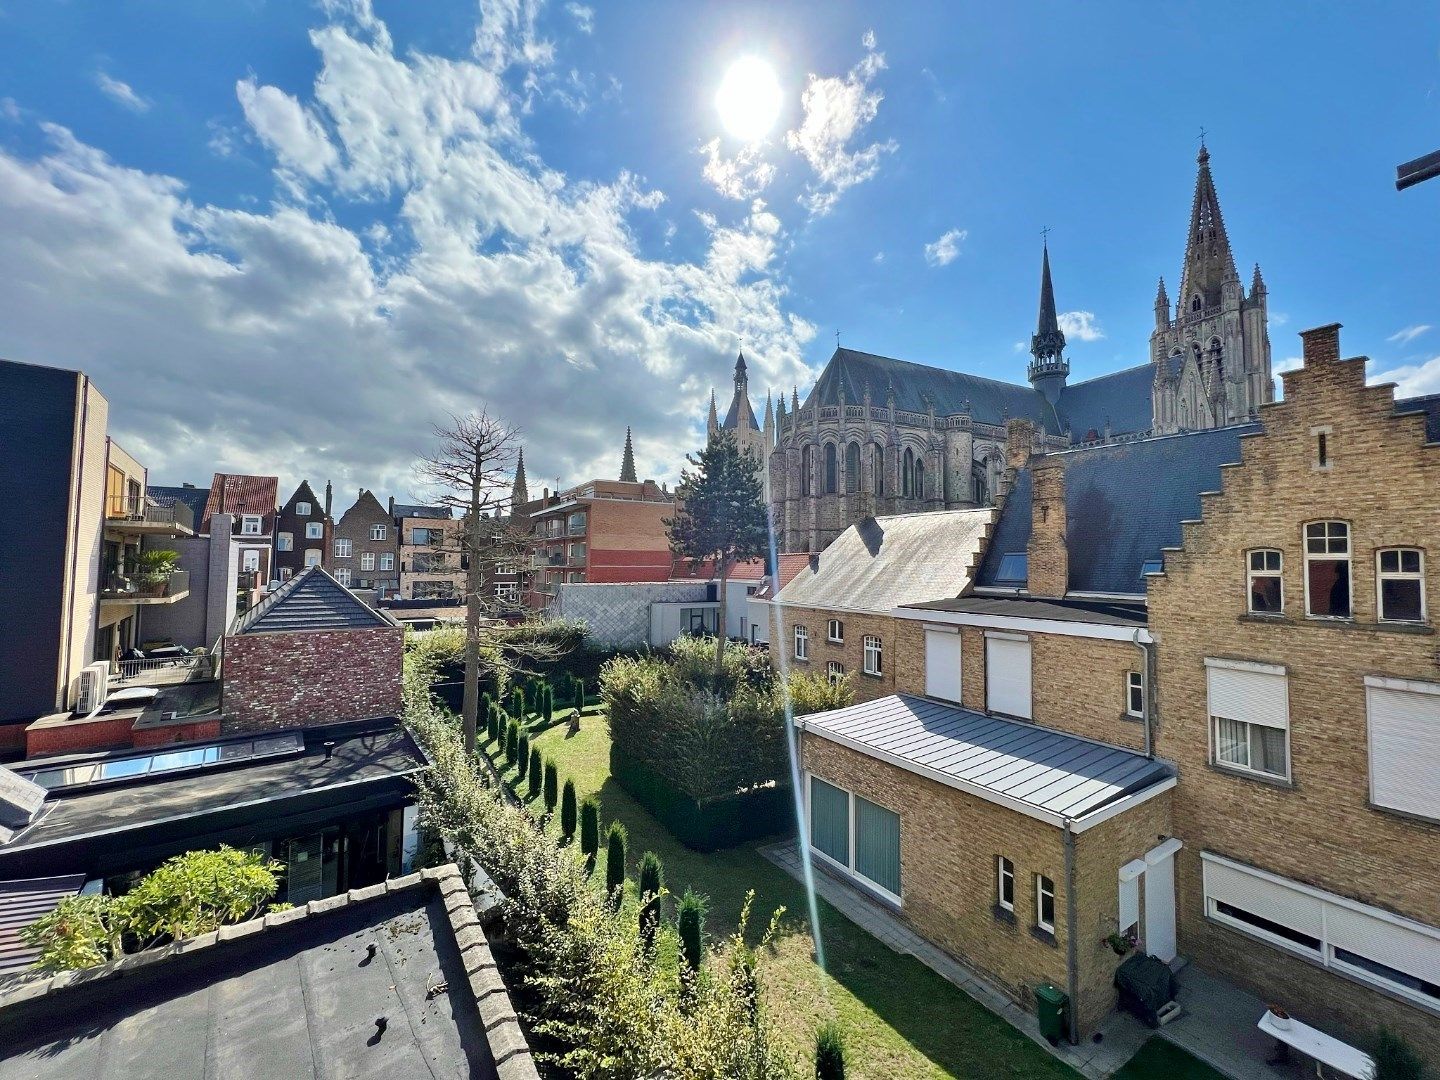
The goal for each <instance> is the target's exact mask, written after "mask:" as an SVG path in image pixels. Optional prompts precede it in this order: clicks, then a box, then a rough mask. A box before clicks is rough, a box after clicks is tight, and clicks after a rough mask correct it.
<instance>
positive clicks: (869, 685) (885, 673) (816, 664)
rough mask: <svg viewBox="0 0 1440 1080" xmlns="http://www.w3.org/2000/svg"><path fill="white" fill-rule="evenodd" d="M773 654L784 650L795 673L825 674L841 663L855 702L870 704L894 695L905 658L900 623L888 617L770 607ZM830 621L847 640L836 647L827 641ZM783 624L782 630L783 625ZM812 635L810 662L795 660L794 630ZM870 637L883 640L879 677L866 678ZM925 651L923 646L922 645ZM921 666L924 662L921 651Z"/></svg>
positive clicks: (819, 609)
mask: <svg viewBox="0 0 1440 1080" xmlns="http://www.w3.org/2000/svg"><path fill="white" fill-rule="evenodd" d="M770 610H771V627H770V650H771V653H772V655H774V654H776V653H777V650H780V649H783V650H784V652H785V657H786V661H787V663H789V664H790V665H791V667H792V670H796V671H812V672H816V673H818V674H821V675H823V674H825V671H826V665H827V664H828V663H829V662H830V661H832V660H838V661H839V662H840V663H841V664H843V665H844V667H845V672H846V674H848V675H849V676H850V685H851V687H852V688H853V689H854V691H855V700H856V701H870V700H873V699H874V698H880V697H885V696H887V695H889V694H893V693H895V665H896V662H897V656H904V655H905V653H904V650H903V649H900V648H898V646H897V642H896V640H895V632H896V623H897V620H895V619H893V618H891V617H890V616H888V615H861V614H857V613H855V612H852V611H827V610H825V609H823V608H798V607H785V608H778V607H775V606H774V605H771V609H770ZM831 619H839V620H840V621H841V623H842V624H843V637H844V640H843V641H842V642H841V643H839V644H836V643H834V642H831V641H829V640H828V633H827V631H828V625H829V621H830V620H831ZM781 623H783V626H781V625H780V624H781ZM797 625H799V626H804V627H806V628H807V629H808V630H809V631H810V648H809V654H810V658H809V660H804V661H801V660H796V659H795V627H796V626H797ZM867 634H873V635H875V636H877V637H879V639H880V674H879V675H878V676H877V675H866V674H865V668H864V659H865V657H864V648H865V646H864V641H865V636H866V635H867ZM922 650H923V644H922ZM921 662H922V664H923V662H924V655H923V651H922V655H921Z"/></svg>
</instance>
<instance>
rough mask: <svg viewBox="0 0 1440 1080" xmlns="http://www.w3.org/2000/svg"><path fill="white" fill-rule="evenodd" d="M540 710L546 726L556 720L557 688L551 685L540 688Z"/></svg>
mask: <svg viewBox="0 0 1440 1080" xmlns="http://www.w3.org/2000/svg"><path fill="white" fill-rule="evenodd" d="M540 709H541V711H542V713H543V715H544V717H545V723H546V724H549V723H550V722H551V721H552V720H554V719H555V688H554V687H553V686H551V685H550V684H549V683H542V684H541V686H540Z"/></svg>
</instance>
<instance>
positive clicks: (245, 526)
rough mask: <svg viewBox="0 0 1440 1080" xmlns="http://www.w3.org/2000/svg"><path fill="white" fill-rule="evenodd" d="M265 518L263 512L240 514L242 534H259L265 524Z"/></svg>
mask: <svg viewBox="0 0 1440 1080" xmlns="http://www.w3.org/2000/svg"><path fill="white" fill-rule="evenodd" d="M264 521H265V518H264V516H263V515H261V514H241V515H240V535H241V536H259V535H260V527H261V526H262V525H263V524H264Z"/></svg>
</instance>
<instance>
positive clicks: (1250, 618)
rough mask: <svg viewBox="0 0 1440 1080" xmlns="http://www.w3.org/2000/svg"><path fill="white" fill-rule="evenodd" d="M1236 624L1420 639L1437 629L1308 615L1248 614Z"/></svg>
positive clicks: (1421, 624) (1424, 624) (1241, 616)
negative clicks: (1349, 631) (1297, 617)
mask: <svg viewBox="0 0 1440 1080" xmlns="http://www.w3.org/2000/svg"><path fill="white" fill-rule="evenodd" d="M1236 622H1242V623H1261V624H1265V625H1270V626H1276V625H1279V626H1323V627H1329V628H1330V629H1334V630H1364V631H1372V632H1379V633H1382V634H1414V635H1416V636H1419V637H1427V636H1431V635H1433V634H1434V633H1435V628H1434V627H1433V626H1431V625H1429V624H1428V623H1407V622H1359V621H1357V620H1355V619H1329V618H1325V617H1323V616H1317V615H1307V616H1305V617H1304V618H1303V619H1292V618H1290V617H1289V616H1288V615H1278V614H1277V615H1260V614H1257V613H1255V612H1247V613H1246V614H1244V615H1240V616H1237V617H1236Z"/></svg>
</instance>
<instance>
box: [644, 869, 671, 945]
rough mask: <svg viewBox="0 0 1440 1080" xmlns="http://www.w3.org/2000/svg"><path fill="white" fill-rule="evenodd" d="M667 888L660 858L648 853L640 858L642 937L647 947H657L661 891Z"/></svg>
mask: <svg viewBox="0 0 1440 1080" xmlns="http://www.w3.org/2000/svg"><path fill="white" fill-rule="evenodd" d="M664 887H665V865H664V864H663V863H662V862H661V861H660V856H659V855H656V854H655V852H653V851H647V852H645V854H644V855H642V856H640V881H639V885H638V888H639V890H640V935H641V937H643V938H644V939H645V947H646V948H647V949H653V948H654V947H655V931H656V930H658V929H659V927H660V890H661V889H663V888H664Z"/></svg>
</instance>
